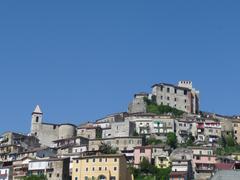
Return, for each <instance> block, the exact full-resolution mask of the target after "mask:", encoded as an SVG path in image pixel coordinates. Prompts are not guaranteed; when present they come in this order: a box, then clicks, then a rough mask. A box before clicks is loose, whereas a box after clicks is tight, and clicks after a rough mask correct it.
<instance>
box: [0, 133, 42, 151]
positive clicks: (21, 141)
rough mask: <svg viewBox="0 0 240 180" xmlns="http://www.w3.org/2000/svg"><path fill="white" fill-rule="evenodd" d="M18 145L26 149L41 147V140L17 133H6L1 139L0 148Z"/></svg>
mask: <svg viewBox="0 0 240 180" xmlns="http://www.w3.org/2000/svg"><path fill="white" fill-rule="evenodd" d="M7 145H17V146H21V147H23V148H24V149H31V148H36V147H40V144H39V140H38V139H37V138H36V137H34V136H29V135H24V134H20V133H16V132H6V133H3V134H2V135H1V137H0V146H7Z"/></svg>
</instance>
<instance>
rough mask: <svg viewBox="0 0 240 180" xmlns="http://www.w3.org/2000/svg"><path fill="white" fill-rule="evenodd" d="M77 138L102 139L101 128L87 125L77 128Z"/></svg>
mask: <svg viewBox="0 0 240 180" xmlns="http://www.w3.org/2000/svg"><path fill="white" fill-rule="evenodd" d="M77 136H82V137H85V138H88V139H97V138H102V128H101V127H100V126H94V125H93V124H90V123H87V124H85V125H81V126H79V127H78V128H77Z"/></svg>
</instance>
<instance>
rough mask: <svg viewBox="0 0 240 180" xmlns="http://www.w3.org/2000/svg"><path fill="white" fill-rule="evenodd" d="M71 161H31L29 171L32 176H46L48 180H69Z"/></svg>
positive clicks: (56, 159)
mask: <svg viewBox="0 0 240 180" xmlns="http://www.w3.org/2000/svg"><path fill="white" fill-rule="evenodd" d="M69 163H70V159H69V158H65V159H58V158H52V159H41V160H34V161H30V162H29V164H28V171H29V174H30V175H41V174H43V175H45V176H46V177H47V179H48V180H69V179H70V177H69Z"/></svg>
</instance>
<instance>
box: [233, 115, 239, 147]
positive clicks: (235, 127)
mask: <svg viewBox="0 0 240 180" xmlns="http://www.w3.org/2000/svg"><path fill="white" fill-rule="evenodd" d="M232 126H233V136H234V139H235V141H236V142H237V143H238V144H240V119H236V120H233V122H232Z"/></svg>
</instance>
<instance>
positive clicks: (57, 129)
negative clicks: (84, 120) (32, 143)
mask: <svg viewBox="0 0 240 180" xmlns="http://www.w3.org/2000/svg"><path fill="white" fill-rule="evenodd" d="M31 135H34V136H35V137H37V138H38V139H39V140H40V143H41V144H42V145H44V146H52V141H55V140H58V139H65V138H72V137H74V136H75V135H76V126H75V125H73V124H69V123H66V124H52V123H45V122H43V113H42V111H41V109H40V107H39V105H37V106H36V108H35V110H34V111H33V112H32V122H31Z"/></svg>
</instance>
